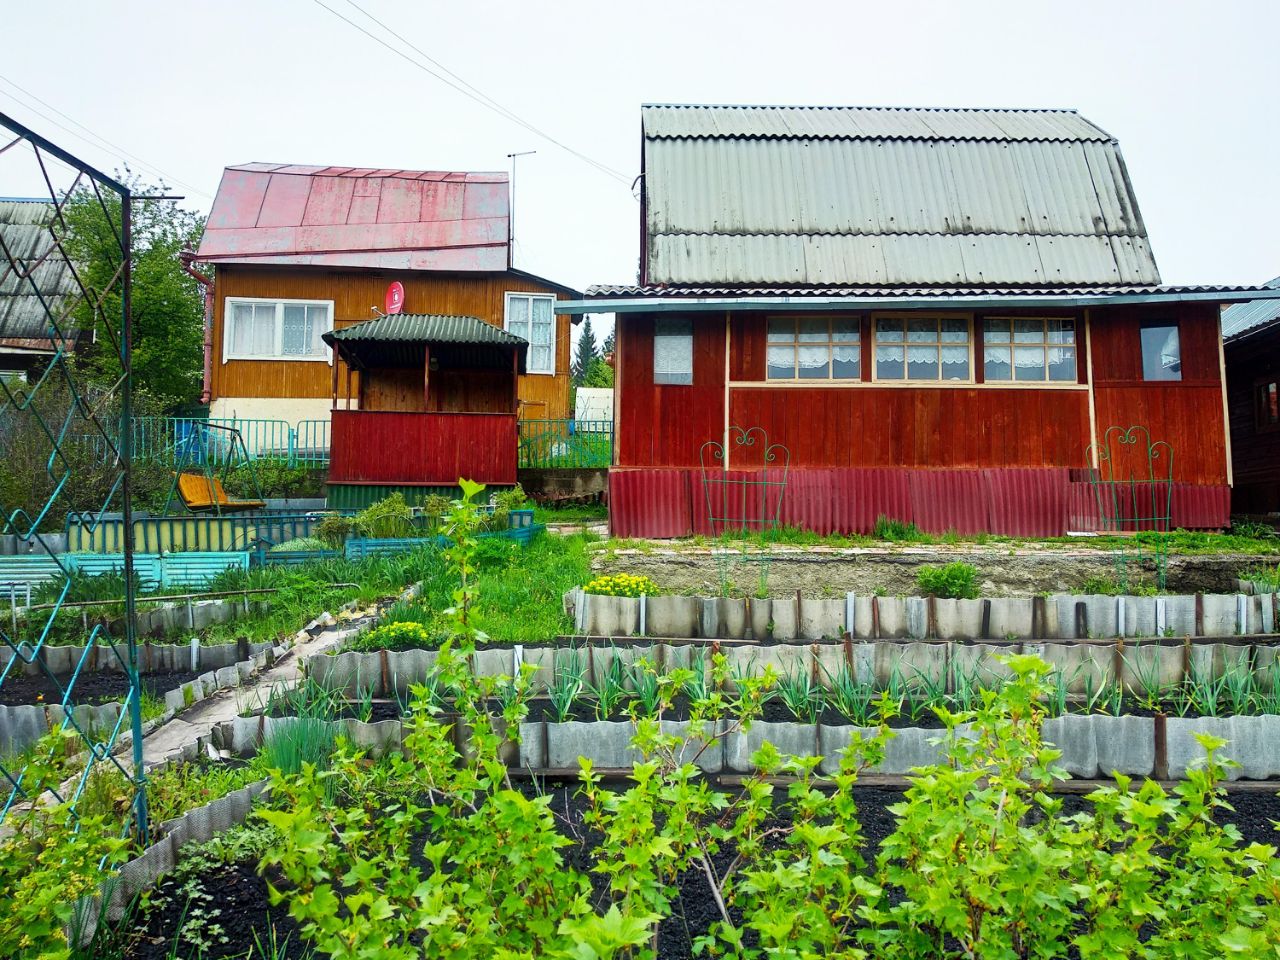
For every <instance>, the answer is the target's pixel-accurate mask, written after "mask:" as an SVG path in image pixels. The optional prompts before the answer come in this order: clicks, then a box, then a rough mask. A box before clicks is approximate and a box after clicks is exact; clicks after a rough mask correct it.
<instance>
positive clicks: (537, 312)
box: [532, 297, 555, 323]
mask: <svg viewBox="0 0 1280 960" xmlns="http://www.w3.org/2000/svg"><path fill="white" fill-rule="evenodd" d="M532 304H533V321H534V323H551V322H552V320H553V319H554V318H555V309H554V306H553V304H554V301H553V300H552V298H551V297H533V298H532Z"/></svg>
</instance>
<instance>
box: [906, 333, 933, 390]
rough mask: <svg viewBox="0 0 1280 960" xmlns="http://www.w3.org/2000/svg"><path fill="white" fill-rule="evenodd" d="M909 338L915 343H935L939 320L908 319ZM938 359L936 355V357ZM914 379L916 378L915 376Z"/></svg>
mask: <svg viewBox="0 0 1280 960" xmlns="http://www.w3.org/2000/svg"><path fill="white" fill-rule="evenodd" d="M907 339H908V340H910V341H912V342H913V343H921V342H923V343H929V342H930V341H932V342H933V343H937V342H938V321H937V320H933V319H928V320H922V319H918V318H917V319H915V320H908V321H907ZM935 359H936V357H935ZM912 379H915V378H914V377H913V378H912Z"/></svg>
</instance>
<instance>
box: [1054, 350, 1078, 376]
mask: <svg viewBox="0 0 1280 960" xmlns="http://www.w3.org/2000/svg"><path fill="white" fill-rule="evenodd" d="M1049 379H1050V380H1057V381H1061V382H1064V383H1071V382H1073V381H1074V380H1075V379H1076V348H1075V347H1050V348H1049Z"/></svg>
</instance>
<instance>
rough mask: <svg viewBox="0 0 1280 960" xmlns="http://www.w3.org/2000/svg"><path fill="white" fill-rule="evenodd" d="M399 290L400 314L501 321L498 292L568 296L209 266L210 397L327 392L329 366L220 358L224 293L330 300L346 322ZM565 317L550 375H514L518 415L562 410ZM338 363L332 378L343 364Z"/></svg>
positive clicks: (465, 283) (455, 281) (314, 271)
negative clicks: (397, 285)
mask: <svg viewBox="0 0 1280 960" xmlns="http://www.w3.org/2000/svg"><path fill="white" fill-rule="evenodd" d="M393 280H399V281H400V282H401V283H403V284H404V288H405V303H404V312H405V313H442V314H451V315H462V316H471V317H479V318H480V319H482V320H486V321H488V322H489V323H492V324H495V325H496V326H502V324H503V320H504V312H505V307H506V303H505V296H504V294H505V293H507V292H508V291H510V292H522V293H555V294H556V297H557V299H560V300H567V299H569V295H568V294H566V293H563V292H559V291H555V290H552V289H550V288H548V287H546V286H544V285H542V284H539V283H537V282H536V281H532V280H529V279H527V278H525V277H518V276H513V275H511V274H484V275H464V274H427V273H421V274H415V273H411V272H407V271H406V272H401V273H395V272H386V273H383V272H377V271H367V272H366V271H341V270H329V269H325V268H321V267H296V268H295V267H245V266H234V265H233V266H222V267H219V268H218V270H217V277H216V285H215V297H214V317H213V374H212V384H211V397H212V399H214V400H216V399H218V398H220V397H328V396H330V393H331V390H332V380H331V378H332V375H333V371H332V368H331V367H330V366H329V365H328V364H327V363H315V362H306V361H288V360H284V361H269V360H232V361H230V362H228V363H225V364H224V363H223V362H222V344H223V311H224V308H225V304H226V298H227V297H264V298H278V299H298V300H332V301H334V305H333V308H334V323H335V325H336V326H338V327H345V326H349V325H350V324H352V323H356V322H358V321H360V320H370V319H372V318H373V317H374V316H376V314H374V313H373V311H372V310H371V309H370V307H373V306H377V307H378V309H379V310H381V309H382V308H383V304H384V301H385V298H386V291H387V285H388V284H389V283H391V281H393ZM569 330H570V320H569V318H568V317H567V316H561V317H558V318H557V320H556V373H555V376H546V375H539V374H533V375H528V376H522V377H521V378H520V400H521V405H520V415H521V417H523V418H526V419H541V418H549V419H557V420H559V419H564V418H566V417H569V416H572V411H571V410H570V409H569V363H570V351H569V341H570V335H569ZM338 363H339V383H340V384H341V383H343V382H344V378H345V375H346V365H345V364H343V363H341V361H338Z"/></svg>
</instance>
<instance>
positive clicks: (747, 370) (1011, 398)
mask: <svg viewBox="0 0 1280 960" xmlns="http://www.w3.org/2000/svg"><path fill="white" fill-rule="evenodd" d="M989 313H990V314H991V315H999V316H1017V315H1018V313H1017V312H1015V311H989ZM986 315H987V314H983V315H981V316H979V317H978V318H977V319H978V320H981V319H982V318H983V317H984V316H986ZM1023 315H1029V316H1061V317H1071V318H1073V319H1075V320H1076V329H1077V338H1076V343H1077V359H1078V376H1077V378H1076V380H1077V383H1076V385H1074V386H1072V385H1045V386H1031V385H1028V386H1006V385H1004V384H1000V385H996V384H994V383H988V384H982V383H976V384H964V385H956V386H942V385H939V386H928V387H913V386H905V385H893V386H890V385H878V384H874V383H871V382H867V381H868V380H869V378H870V364H871V352H872V351H871V338H870V323H869V319H868V318H867V317H866V316H865V315H864V318H863V336H862V343H863V376H864V378H865V379H864V382H861V383H844V384H842V385H832V386H810V385H807V384H806V385H791V386H783V385H771V384H769V383H768V382H767V381H765V379H764V377H765V349H766V342H765V328H766V322H767V321H766V316H765V315H763V314H755V313H753V314H737V315H734V316H732V318H731V320H730V327H731V332H732V347H731V350H730V357H729V362H728V373H729V378H730V381H731V382H732V385H731V387H730V389H729V391H728V393H729V417H728V420H729V423H731V424H732V425H735V426H740V427H752V426H761V427H764V428H765V429H766V430H767V431H768V433H769V437H770V439H771V440H774V441H777V442H781V443H784V444H786V445H787V446H788V447H789V448H790V449H791V453H792V463H793V464H794V465H796V466H814V467H817V466H832V467H837V466H838V467H881V466H898V467H935V468H940V467H1019V466H1021V467H1084V466H1086V465H1087V464H1088V460H1087V452H1088V447H1089V444H1090V442H1091V438H1092V430H1091V426H1092V425H1091V423H1090V405H1089V394H1090V391H1089V389H1088V364H1087V363H1086V356H1085V337H1084V324H1083V315H1081V314H1077V313H1070V312H1065V311H1024V312H1023ZM1170 317H1172V318H1175V319H1177V321H1178V323H1179V329H1180V337H1181V342H1182V356H1183V377H1184V379H1183V380H1182V381H1180V382H1173V383H1147V382H1144V381H1142V380H1141V376H1142V358H1141V349H1140V346H1139V339H1138V338H1139V330H1140V327H1141V324H1142V322H1143V321H1144V320H1149V319H1167V318H1170ZM1091 319H1092V324H1091V326H1092V355H1093V365H1094V379H1095V383H1094V390H1093V392H1094V394H1095V407H1096V426H1097V427H1098V428H1099V429H1101V430H1105V428H1106V427H1107V426H1110V425H1112V424H1121V425H1123V426H1126V427H1127V426H1130V425H1132V424H1135V423H1141V424H1144V425H1146V426H1147V427H1148V428H1149V429H1150V431H1151V434H1152V437H1153V438H1154V439H1165V440H1168V442H1169V443H1171V444H1172V445H1173V447H1174V449H1175V473H1174V475H1175V479H1177V480H1179V481H1181V482H1184V483H1195V484H1211V485H1221V484H1224V483H1226V481H1227V477H1226V439H1225V436H1224V428H1223V415H1222V400H1221V381H1220V378H1219V374H1218V352H1217V341H1216V337H1217V330H1218V325H1217V324H1218V312H1217V307H1216V306H1215V305H1212V304H1210V305H1207V306H1206V305H1199V304H1195V305H1186V306H1177V305H1175V306H1172V307H1168V308H1165V309H1164V310H1162V311H1155V310H1150V309H1134V308H1106V309H1101V308H1099V309H1095V310H1093V312H1092V314H1091ZM724 325H725V324H724V317H723V316H721V315H708V314H702V315H698V316H695V317H694V383H693V385H692V386H665V385H655V384H654V383H653V318H652V317H651V316H647V315H642V314H630V315H624V316H621V317H619V326H618V329H619V332H618V336H617V342H618V353H619V375H618V384H619V395H618V405H619V419H618V443H617V457H618V460H617V463H618V465H619V466H622V467H696V466H697V464H698V448H699V447H700V445H701V444H702V443H703V442H704V441H706V440H709V439H710V440H719V439H720V437H721V436H722V435H723V430H724V422H725V417H724V403H725V399H724V398H725V383H724V373H725V360H724ZM978 329H980V327H979V328H978ZM978 336H979V337H980V334H979V335H978ZM975 339H978V338H977V337H976V338H975ZM980 348H981V344H980V341H979V342H978V343H976V344H975V350H974V353H975V364H974V365H975V367H976V366H977V365H978V363H979V362H980V357H981V349H980ZM1277 439H1278V441H1280V437H1278V438H1277ZM734 462H740V459H735V461H734Z"/></svg>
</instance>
